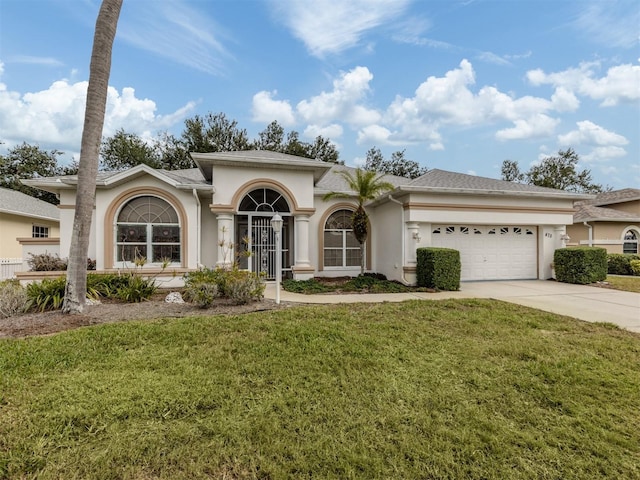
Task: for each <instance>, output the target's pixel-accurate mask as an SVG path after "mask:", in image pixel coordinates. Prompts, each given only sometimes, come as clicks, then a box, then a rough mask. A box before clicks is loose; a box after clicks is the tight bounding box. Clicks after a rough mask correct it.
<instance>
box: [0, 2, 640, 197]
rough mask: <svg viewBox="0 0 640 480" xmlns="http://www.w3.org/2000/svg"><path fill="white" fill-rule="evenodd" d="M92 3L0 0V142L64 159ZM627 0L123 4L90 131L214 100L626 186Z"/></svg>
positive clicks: (85, 59) (431, 159)
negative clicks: (566, 155) (100, 117)
mask: <svg viewBox="0 0 640 480" xmlns="http://www.w3.org/2000/svg"><path fill="white" fill-rule="evenodd" d="M99 4H100V2H99V1H98V0H1V1H0V141H2V142H4V145H1V146H0V149H2V150H0V151H2V152H4V151H6V149H7V148H10V147H13V146H15V145H17V144H20V143H22V142H23V141H25V142H27V143H31V144H38V145H40V146H41V147H42V148H46V149H52V148H56V149H59V150H62V151H64V152H65V156H64V157H63V158H65V159H70V158H71V157H72V156H74V155H75V156H77V152H78V151H79V149H80V147H79V146H80V137H81V132H82V123H83V111H84V102H85V95H86V82H87V79H88V67H89V59H90V54H91V47H92V41H93V28H94V25H95V19H96V16H97V12H98V9H99ZM639 25H640V4H638V2H637V1H615V0H612V1H604V0H599V1H589V0H578V1H572V0H557V1H556V0H554V1H551V0H538V1H527V0H521V1H517V2H516V1H506V0H504V1H492V0H486V1H482V0H475V1H474V0H466V1H459V2H458V1H455V0H451V1H446V0H439V1H426V0H423V1H420V0H416V1H410V0H395V1H390V0H377V1H375V0H341V1H337V0H315V1H313V2H311V1H301V0H236V1H232V0H223V1H205V0H173V1H169V0H124V4H123V7H122V12H121V16H120V21H119V24H118V32H117V35H116V41H115V45H114V51H113V63H112V71H111V80H110V86H111V88H110V92H109V99H108V105H107V118H106V123H105V130H104V134H105V135H111V134H113V133H114V132H115V131H116V130H117V129H119V128H124V129H125V130H126V131H128V132H132V133H137V134H139V135H141V136H143V137H144V138H152V137H155V135H156V134H157V133H158V132H160V131H170V132H172V133H174V134H179V133H180V132H181V131H182V129H183V124H184V123H183V122H184V120H185V119H186V118H189V117H192V116H194V115H195V114H206V113H207V112H213V113H217V112H224V113H225V114H226V115H227V116H228V117H229V118H231V119H235V120H237V121H238V123H239V125H240V126H241V127H242V128H246V129H247V131H248V133H249V135H250V137H252V138H253V137H255V136H256V135H257V133H258V132H259V131H261V130H263V129H264V128H265V127H266V125H267V124H268V123H270V122H271V121H273V120H277V121H278V122H280V124H281V125H283V126H284V127H285V128H286V130H287V131H289V130H297V131H298V132H300V135H301V137H302V138H303V139H305V140H311V139H313V138H314V137H315V136H316V135H323V136H325V137H328V138H330V139H331V140H332V141H333V142H334V143H335V144H336V145H337V147H338V149H339V151H340V158H341V159H342V160H344V161H345V162H346V163H347V164H348V165H358V164H361V163H362V161H363V159H364V157H365V155H366V152H367V150H368V149H369V148H371V147H373V146H376V147H378V148H380V149H381V150H382V152H383V153H384V154H385V156H387V157H389V156H390V154H391V153H392V152H394V151H396V150H402V149H406V156H407V158H409V159H412V160H415V161H417V162H419V163H420V164H421V165H423V166H427V167H428V168H440V169H444V170H452V171H457V172H463V173H472V174H477V175H482V176H486V177H492V178H499V177H500V166H501V164H502V161H503V160H505V159H510V160H517V161H518V162H519V163H520V166H521V168H522V169H523V170H526V169H528V168H529V166H530V165H532V164H533V163H534V162H537V161H539V160H540V159H541V158H544V157H545V156H548V155H553V154H555V153H556V152H557V151H558V150H559V149H565V148H567V147H573V148H574V149H575V150H576V151H577V152H578V154H579V155H580V157H581V161H582V165H581V166H582V168H588V169H590V170H591V171H592V174H593V177H594V180H595V181H597V182H599V183H602V184H605V185H609V186H611V187H614V188H624V187H636V188H638V187H640V139H639V136H640V63H639V62H640V58H639V57H640V43H639V36H640V27H639Z"/></svg>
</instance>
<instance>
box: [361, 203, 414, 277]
mask: <svg viewBox="0 0 640 480" xmlns="http://www.w3.org/2000/svg"><path fill="white" fill-rule="evenodd" d="M403 210H404V209H403V207H402V205H398V204H396V203H393V202H387V203H384V204H382V205H379V206H377V207H376V208H375V209H373V210H372V211H371V213H370V214H369V217H370V221H371V236H372V239H371V240H372V248H373V265H372V270H373V271H374V272H377V273H382V274H384V275H386V276H387V278H388V279H389V280H397V281H399V282H404V281H405V279H404V267H405V266H406V265H405V259H404V258H403V252H405V251H406V250H411V249H412V248H414V249H415V245H404V248H403V230H404V229H405V228H406V225H405V224H403V221H402V220H403ZM412 243H414V244H415V241H413V240H412ZM405 256H406V255H405Z"/></svg>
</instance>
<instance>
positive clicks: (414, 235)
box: [413, 232, 422, 243]
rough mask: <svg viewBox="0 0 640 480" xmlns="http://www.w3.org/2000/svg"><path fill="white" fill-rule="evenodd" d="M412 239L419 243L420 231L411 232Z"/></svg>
mask: <svg viewBox="0 0 640 480" xmlns="http://www.w3.org/2000/svg"><path fill="white" fill-rule="evenodd" d="M413 239H414V240H415V241H416V242H418V243H420V240H422V237H421V236H420V232H413Z"/></svg>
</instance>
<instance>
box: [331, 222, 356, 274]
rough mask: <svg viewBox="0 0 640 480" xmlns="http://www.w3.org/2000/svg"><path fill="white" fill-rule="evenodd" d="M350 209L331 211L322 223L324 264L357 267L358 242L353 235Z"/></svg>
mask: <svg viewBox="0 0 640 480" xmlns="http://www.w3.org/2000/svg"><path fill="white" fill-rule="evenodd" d="M352 217H353V212H352V211H350V210H338V211H336V212H333V213H332V214H331V215H330V216H329V218H327V221H326V223H325V225H324V266H325V267H329V268H331V267H342V268H346V267H358V266H359V265H360V244H359V243H358V241H357V240H356V237H355V236H354V235H353V224H352V220H351V218H352Z"/></svg>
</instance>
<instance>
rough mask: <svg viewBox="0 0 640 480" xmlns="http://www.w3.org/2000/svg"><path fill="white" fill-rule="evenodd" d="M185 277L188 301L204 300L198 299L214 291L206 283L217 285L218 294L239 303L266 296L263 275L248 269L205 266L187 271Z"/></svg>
mask: <svg viewBox="0 0 640 480" xmlns="http://www.w3.org/2000/svg"><path fill="white" fill-rule="evenodd" d="M184 278H185V281H184V284H185V297H186V299H187V300H188V301H193V302H196V303H198V302H200V301H202V299H200V300H198V298H199V297H200V296H201V295H205V296H206V295H209V294H211V293H212V292H213V289H212V288H211V287H207V286H205V285H215V286H216V289H217V290H216V295H219V296H221V297H225V298H229V299H231V300H232V301H233V302H235V303H237V304H243V303H248V302H249V301H251V300H261V299H262V297H263V296H264V287H265V285H264V281H263V279H262V277H260V276H259V275H257V274H255V273H252V272H249V271H246V270H238V269H237V268H234V269H231V270H225V269H222V268H215V269H211V268H203V269H202V270H198V271H196V272H189V273H187V274H186V275H185V277H184ZM207 292H208V293H207ZM211 301H213V299H212V300H211Z"/></svg>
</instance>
